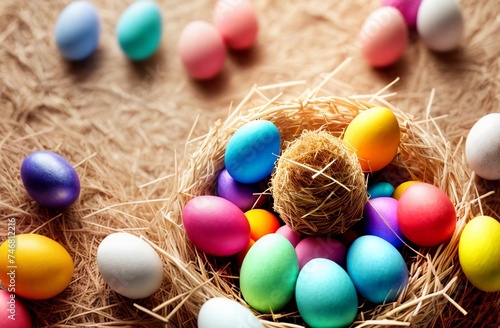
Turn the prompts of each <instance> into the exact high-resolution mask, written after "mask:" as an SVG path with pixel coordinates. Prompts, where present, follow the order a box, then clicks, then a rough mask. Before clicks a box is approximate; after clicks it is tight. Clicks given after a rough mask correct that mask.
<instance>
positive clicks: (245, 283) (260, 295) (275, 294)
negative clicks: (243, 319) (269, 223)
mask: <svg viewBox="0 0 500 328" xmlns="http://www.w3.org/2000/svg"><path fill="white" fill-rule="evenodd" d="M298 274H299V261H298V259H297V254H296V253H295V249H294V248H293V246H292V244H290V242H289V241H288V239H286V238H285V237H284V236H282V235H279V234H275V233H272V234H268V235H265V236H263V237H261V238H260V239H259V240H257V241H256V242H255V244H254V245H253V246H252V247H251V248H250V250H249V251H248V253H247V255H246V256H245V259H244V260H243V263H242V265H241V271H240V290H241V294H242V295H243V298H244V299H245V301H246V302H247V303H248V304H249V305H250V306H251V307H252V308H254V309H255V310H257V311H259V312H262V313H271V312H277V311H279V310H281V309H282V308H283V307H284V306H285V305H286V304H287V303H288V302H289V301H290V300H291V299H292V298H293V295H294V292H295V283H296V282H297V276H298Z"/></svg>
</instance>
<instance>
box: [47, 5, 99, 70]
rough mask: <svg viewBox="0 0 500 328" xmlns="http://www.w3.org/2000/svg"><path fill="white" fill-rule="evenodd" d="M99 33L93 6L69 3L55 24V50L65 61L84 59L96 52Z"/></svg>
mask: <svg viewBox="0 0 500 328" xmlns="http://www.w3.org/2000/svg"><path fill="white" fill-rule="evenodd" d="M100 32H101V23H100V19H99V14H98V13H97V9H96V8H95V6H94V5H93V4H92V3H90V2H88V1H84V0H79V1H74V2H71V3H70V4H69V5H68V6H66V8H64V10H63V11H62V12H61V13H60V15H59V17H58V19H57V22H56V28H55V38H56V44H57V48H59V51H60V52H61V53H62V55H63V56H64V57H65V58H66V59H69V60H82V59H85V58H87V57H88V56H90V55H91V54H92V53H93V52H94V51H95V50H96V48H97V45H98V43H99V36H100Z"/></svg>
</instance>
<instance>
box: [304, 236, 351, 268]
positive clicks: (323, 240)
mask: <svg viewBox="0 0 500 328" xmlns="http://www.w3.org/2000/svg"><path fill="white" fill-rule="evenodd" d="M295 251H296V252H297V258H298V259H299V268H301V269H302V267H303V266H304V265H306V263H307V262H309V261H310V260H312V259H316V258H324V259H329V260H332V261H334V262H335V263H337V264H339V265H341V266H342V265H344V262H345V257H346V253H347V249H346V247H345V245H344V244H342V243H341V242H340V241H338V240H336V239H333V238H327V237H306V238H304V239H302V240H301V241H300V242H299V243H298V244H297V246H296V247H295Z"/></svg>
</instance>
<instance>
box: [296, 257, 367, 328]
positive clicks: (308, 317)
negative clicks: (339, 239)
mask: <svg viewBox="0 0 500 328" xmlns="http://www.w3.org/2000/svg"><path fill="white" fill-rule="evenodd" d="M295 288H296V289H295V299H296V302H297V307H298V310H299V313H300V315H301V317H302V319H304V321H305V322H306V323H307V325H308V326H310V327H312V328H320V327H329V328H334V327H347V326H349V325H350V324H351V323H353V321H354V319H355V318H356V314H357V313H358V296H357V294H356V289H355V287H354V285H353V283H352V281H351V278H349V275H348V274H347V272H346V271H345V270H344V269H342V267H341V266H340V265H338V264H337V263H335V262H333V261H331V260H329V259H324V258H316V259H313V260H311V261H309V262H307V264H306V265H305V266H304V267H303V268H302V270H300V273H299V277H298V278H297V285H296V287H295Z"/></svg>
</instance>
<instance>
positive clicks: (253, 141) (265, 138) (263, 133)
mask: <svg viewBox="0 0 500 328" xmlns="http://www.w3.org/2000/svg"><path fill="white" fill-rule="evenodd" d="M279 152H280V133H279V130H278V128H277V127H276V125H274V124H273V123H272V122H270V121H266V120H256V121H251V122H249V123H247V124H245V125H243V126H242V127H240V128H239V129H238V130H237V131H236V132H235V133H234V135H233V136H232V137H231V139H229V142H228V144H227V147H226V153H225V157H224V162H225V165H226V169H227V171H228V172H229V174H230V175H231V177H232V178H233V179H234V180H236V181H238V182H241V183H255V182H259V181H262V180H264V179H265V178H266V177H268V176H269V175H270V174H271V172H272V171H273V169H274V163H275V162H276V159H277V158H278V155H279Z"/></svg>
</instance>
